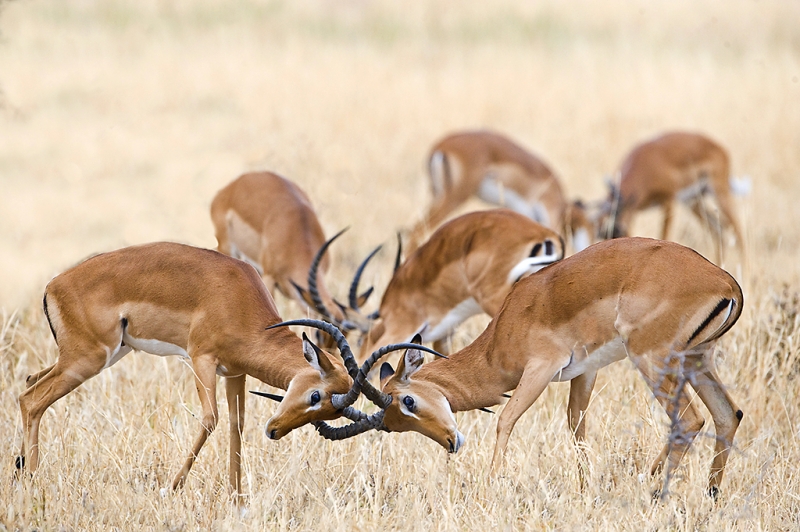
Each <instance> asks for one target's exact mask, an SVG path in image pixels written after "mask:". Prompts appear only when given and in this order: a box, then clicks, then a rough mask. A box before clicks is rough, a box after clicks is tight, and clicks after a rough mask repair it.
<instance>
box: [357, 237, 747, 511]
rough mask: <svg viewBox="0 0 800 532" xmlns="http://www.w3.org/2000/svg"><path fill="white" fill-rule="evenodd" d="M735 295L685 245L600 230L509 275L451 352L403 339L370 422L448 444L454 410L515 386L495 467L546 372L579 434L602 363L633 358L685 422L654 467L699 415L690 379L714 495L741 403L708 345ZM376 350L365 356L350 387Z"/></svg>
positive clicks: (688, 437) (738, 294)
mask: <svg viewBox="0 0 800 532" xmlns="http://www.w3.org/2000/svg"><path fill="white" fill-rule="evenodd" d="M742 303H743V299H742V291H741V289H740V287H739V285H738V284H737V282H736V281H735V280H734V279H733V277H731V276H730V275H729V274H728V273H726V272H725V271H724V270H722V269H721V268H719V267H717V266H715V265H714V264H712V263H711V262H709V261H707V260H706V259H704V258H703V257H701V256H700V255H699V254H697V253H696V252H694V251H692V250H691V249H688V248H686V247H683V246H681V245H678V244H675V243H673V242H666V241H658V240H651V239H644V238H623V239H617V240H609V241H606V242H601V243H599V244H595V245H593V246H591V247H589V248H587V249H586V250H584V251H583V252H581V253H578V254H576V255H573V256H571V257H569V258H567V259H564V260H563V261H560V262H556V263H555V264H553V265H551V266H548V267H547V268H545V269H543V270H541V271H540V272H538V273H536V274H534V275H531V276H529V277H527V278H525V279H522V280H521V281H519V282H518V283H516V284H515V285H514V288H513V289H512V290H511V293H510V294H509V295H508V297H507V298H506V300H505V302H504V303H503V307H502V308H501V309H500V312H499V313H498V314H497V316H496V317H495V318H494V319H493V320H492V321H491V323H490V324H489V326H488V327H487V328H486V330H485V331H484V332H483V334H481V335H480V336H479V337H478V338H477V339H476V340H475V341H474V342H473V343H472V344H470V345H469V346H467V347H465V348H464V349H462V350H461V351H459V352H457V353H455V354H453V355H451V356H450V357H449V359H447V360H435V361H433V362H431V363H428V364H424V365H423V358H422V356H421V354H420V353H419V352H417V351H415V350H409V351H407V352H406V354H405V355H404V357H403V358H402V359H401V361H400V364H399V366H398V368H397V371H394V370H393V369H392V368H391V367H390V366H389V365H388V364H384V365H383V366H382V367H381V372H380V373H381V382H382V392H383V394H384V396H383V397H381V398H380V400H379V403H380V404H382V405H386V406H384V407H382V408H384V410H383V412H384V413H383V419H382V420H381V422H380V423H374V425H375V426H376V427H377V428H380V429H383V430H388V431H396V432H403V431H416V432H420V433H422V434H424V435H426V436H428V437H430V438H432V439H434V440H435V441H437V442H438V443H439V444H441V445H442V446H443V447H445V449H447V450H448V451H451V452H452V451H454V450H457V447H459V446H460V445H455V442H459V441H461V439H462V437H460V433H459V432H458V430H457V426H456V422H455V418H454V417H453V413H454V412H459V411H465V410H472V409H482V408H486V407H489V406H492V405H496V404H498V403H500V402H501V401H502V400H503V399H502V398H503V397H504V396H506V395H505V394H506V392H509V391H511V390H514V392H513V395H512V396H511V398H510V400H509V401H508V403H507V404H506V406H505V407H504V409H503V411H502V413H501V414H500V417H499V419H498V423H497V442H496V445H495V449H494V455H493V458H492V471H493V472H494V473H497V472H498V471H499V470H500V468H501V466H502V461H503V455H504V451H505V448H506V445H507V443H508V439H509V436H510V435H511V431H512V430H513V428H514V425H515V423H516V422H517V420H518V419H519V418H520V416H521V415H522V414H523V413H524V412H525V411H526V410H527V409H528V408H530V407H531V405H533V403H534V402H535V401H536V399H537V398H538V397H539V395H540V394H541V393H542V391H544V389H545V387H547V385H548V384H549V383H550V382H555V381H570V394H569V405H568V409H567V414H568V422H569V426H570V428H571V430H572V432H573V434H574V436H575V438H576V440H578V442H581V441H582V440H583V439H584V436H585V431H586V427H585V424H584V414H585V412H586V409H587V407H588V406H589V399H590V396H591V392H592V389H593V387H594V382H595V376H596V373H597V371H598V370H599V369H600V368H602V367H604V366H607V365H609V364H611V363H613V362H616V361H619V360H622V359H624V358H628V359H630V360H631V361H632V362H633V364H634V366H635V367H636V368H637V369H638V370H639V371H640V372H641V374H642V376H643V377H644V379H645V381H646V382H647V384H648V386H650V388H651V389H652V390H653V392H654V394H655V397H656V399H657V401H658V402H659V403H661V405H662V406H663V407H664V408H665V409H666V411H667V413H668V414H669V416H670V418H671V419H673V420H675V423H676V425H677V429H678V431H679V433H680V434H681V436H680V437H678V438H675V439H674V441H672V442H670V443H668V444H667V445H666V446H665V447H664V449H663V451H662V452H661V453H660V454H659V456H658V458H657V459H656V460H655V462H654V464H653V466H652V469H651V473H652V474H656V473H657V472H659V471H661V470H662V469H663V468H664V466H666V471H667V474H668V475H669V474H670V472H672V471H673V470H674V469H675V468H676V467H677V466H678V464H679V462H680V460H681V457H682V456H683V454H684V453H685V452H686V450H687V449H688V447H689V445H691V442H692V440H693V438H694V437H695V436H696V435H697V434H698V432H699V431H700V430H701V428H702V426H703V424H704V420H703V418H702V416H701V414H700V412H699V410H698V407H697V405H696V403H694V402H692V401H691V400H690V398H689V397H688V394H687V393H686V391H685V390H684V389H683V386H684V385H685V384H686V383H687V381H688V383H689V384H691V386H692V387H693V388H694V389H695V391H696V392H697V395H698V397H699V398H700V400H701V401H702V402H703V403H704V404H705V405H706V407H707V408H708V410H709V412H710V413H711V417H712V418H713V420H714V425H715V428H716V433H717V437H716V448H715V455H714V459H713V463H712V466H711V473H710V476H709V483H708V489H709V493H710V494H712V495H714V496H716V494H717V493H718V486H719V484H720V482H721V480H722V475H723V472H724V468H725V463H726V461H727V458H728V454H729V452H730V448H731V444H732V442H733V439H734V435H735V433H736V429H737V428H738V426H739V423H740V421H741V420H742V411H741V410H739V409H738V408H737V406H736V405H735V403H734V401H733V399H731V397H730V395H729V394H728V392H727V391H726V389H725V386H724V385H723V384H722V382H721V381H720V380H719V377H718V376H717V373H716V370H715V367H714V346H715V344H716V342H717V340H718V339H719V338H720V337H721V336H722V335H723V334H725V333H726V332H727V331H728V330H730V328H731V327H732V326H733V325H734V323H735V322H736V320H737V319H738V318H739V316H740V314H741V312H742ZM376 361H377V356H372V357H370V358H369V359H367V361H366V362H365V363H364V365H363V366H362V368H361V371H360V372H359V373H358V376H357V377H356V381H355V383H354V387H358V386H360V385H361V384H360V381H361V380H363V378H364V377H363V375H366V374H368V373H369V371H370V370H371V368H372V366H373V365H374V363H375V362H376ZM365 424H366V423H365V422H361V421H359V422H356V423H355V424H354V425H352V426H351V427H352V428H351V429H350V430H351V431H352V432H353V433H358V432H359V429H360V427H363V426H364V425H365ZM581 480H582V481H583V477H582V475H581Z"/></svg>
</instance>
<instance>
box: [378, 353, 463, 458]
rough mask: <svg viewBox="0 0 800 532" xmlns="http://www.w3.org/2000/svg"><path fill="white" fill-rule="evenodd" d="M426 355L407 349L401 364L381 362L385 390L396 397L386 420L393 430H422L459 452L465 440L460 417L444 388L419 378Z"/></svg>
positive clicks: (449, 448)
mask: <svg viewBox="0 0 800 532" xmlns="http://www.w3.org/2000/svg"><path fill="white" fill-rule="evenodd" d="M422 363H423V356H422V353H421V352H420V351H419V350H417V349H409V350H407V351H406V353H405V355H404V356H403V358H402V359H400V363H399V365H398V367H397V371H395V370H394V369H392V366H390V365H389V364H388V363H384V364H383V366H381V386H382V388H383V393H385V394H386V395H388V396H390V397H391V398H392V401H391V402H390V403H389V406H387V407H386V409H385V414H384V416H383V424H384V426H385V428H386V429H388V430H390V431H392V432H407V431H414V432H419V433H420V434H423V435H425V436H427V437H428V438H430V439H432V440H434V441H435V442H437V443H438V444H439V445H441V446H442V447H444V448H445V450H447V452H450V453H455V452H458V450H459V449H460V448H461V446H462V445H463V444H464V435H463V434H461V433H460V432H459V431H458V427H457V425H456V418H455V416H454V415H453V411H452V409H451V408H450V403H449V402H448V401H447V397H445V395H444V393H442V391H441V389H440V388H439V387H438V386H436V385H435V384H433V383H430V382H426V381H423V380H415V379H414V378H413V376H414V374H415V373H416V372H417V371H418V370H419V369H420V368H421V367H422Z"/></svg>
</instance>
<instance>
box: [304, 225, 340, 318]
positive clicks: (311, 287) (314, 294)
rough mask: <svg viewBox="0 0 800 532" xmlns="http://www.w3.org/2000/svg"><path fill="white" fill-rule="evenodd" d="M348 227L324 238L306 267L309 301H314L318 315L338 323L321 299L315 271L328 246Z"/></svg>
mask: <svg viewBox="0 0 800 532" xmlns="http://www.w3.org/2000/svg"><path fill="white" fill-rule="evenodd" d="M348 229H349V228H348V227H345V228H344V229H342V230H341V231H339V232H338V233H336V234H335V235H333V236H332V237H330V238H329V239H328V240H326V241H325V243H324V244H322V247H320V248H319V251H317V254H316V255H314V259H313V260H312V261H311V266H310V267H309V268H308V293H309V295H310V296H311V301H312V302H313V303H314V308H315V309H316V311H317V312H319V314H320V316H322V317H323V318H325V319H326V320H328V321H331V322H333V323H338V320H336V319H334V318H333V315H332V314H331V313H330V311H329V310H328V308H327V307H326V306H325V303H324V302H323V301H322V298H321V297H320V296H319V288H318V287H317V271H318V270H319V264H320V262H322V257H324V256H325V252H326V251H328V247H330V245H331V244H332V243H333V241H334V240H336V239H337V238H339V237H340V236H342V233H344V232H345V231H347V230H348Z"/></svg>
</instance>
